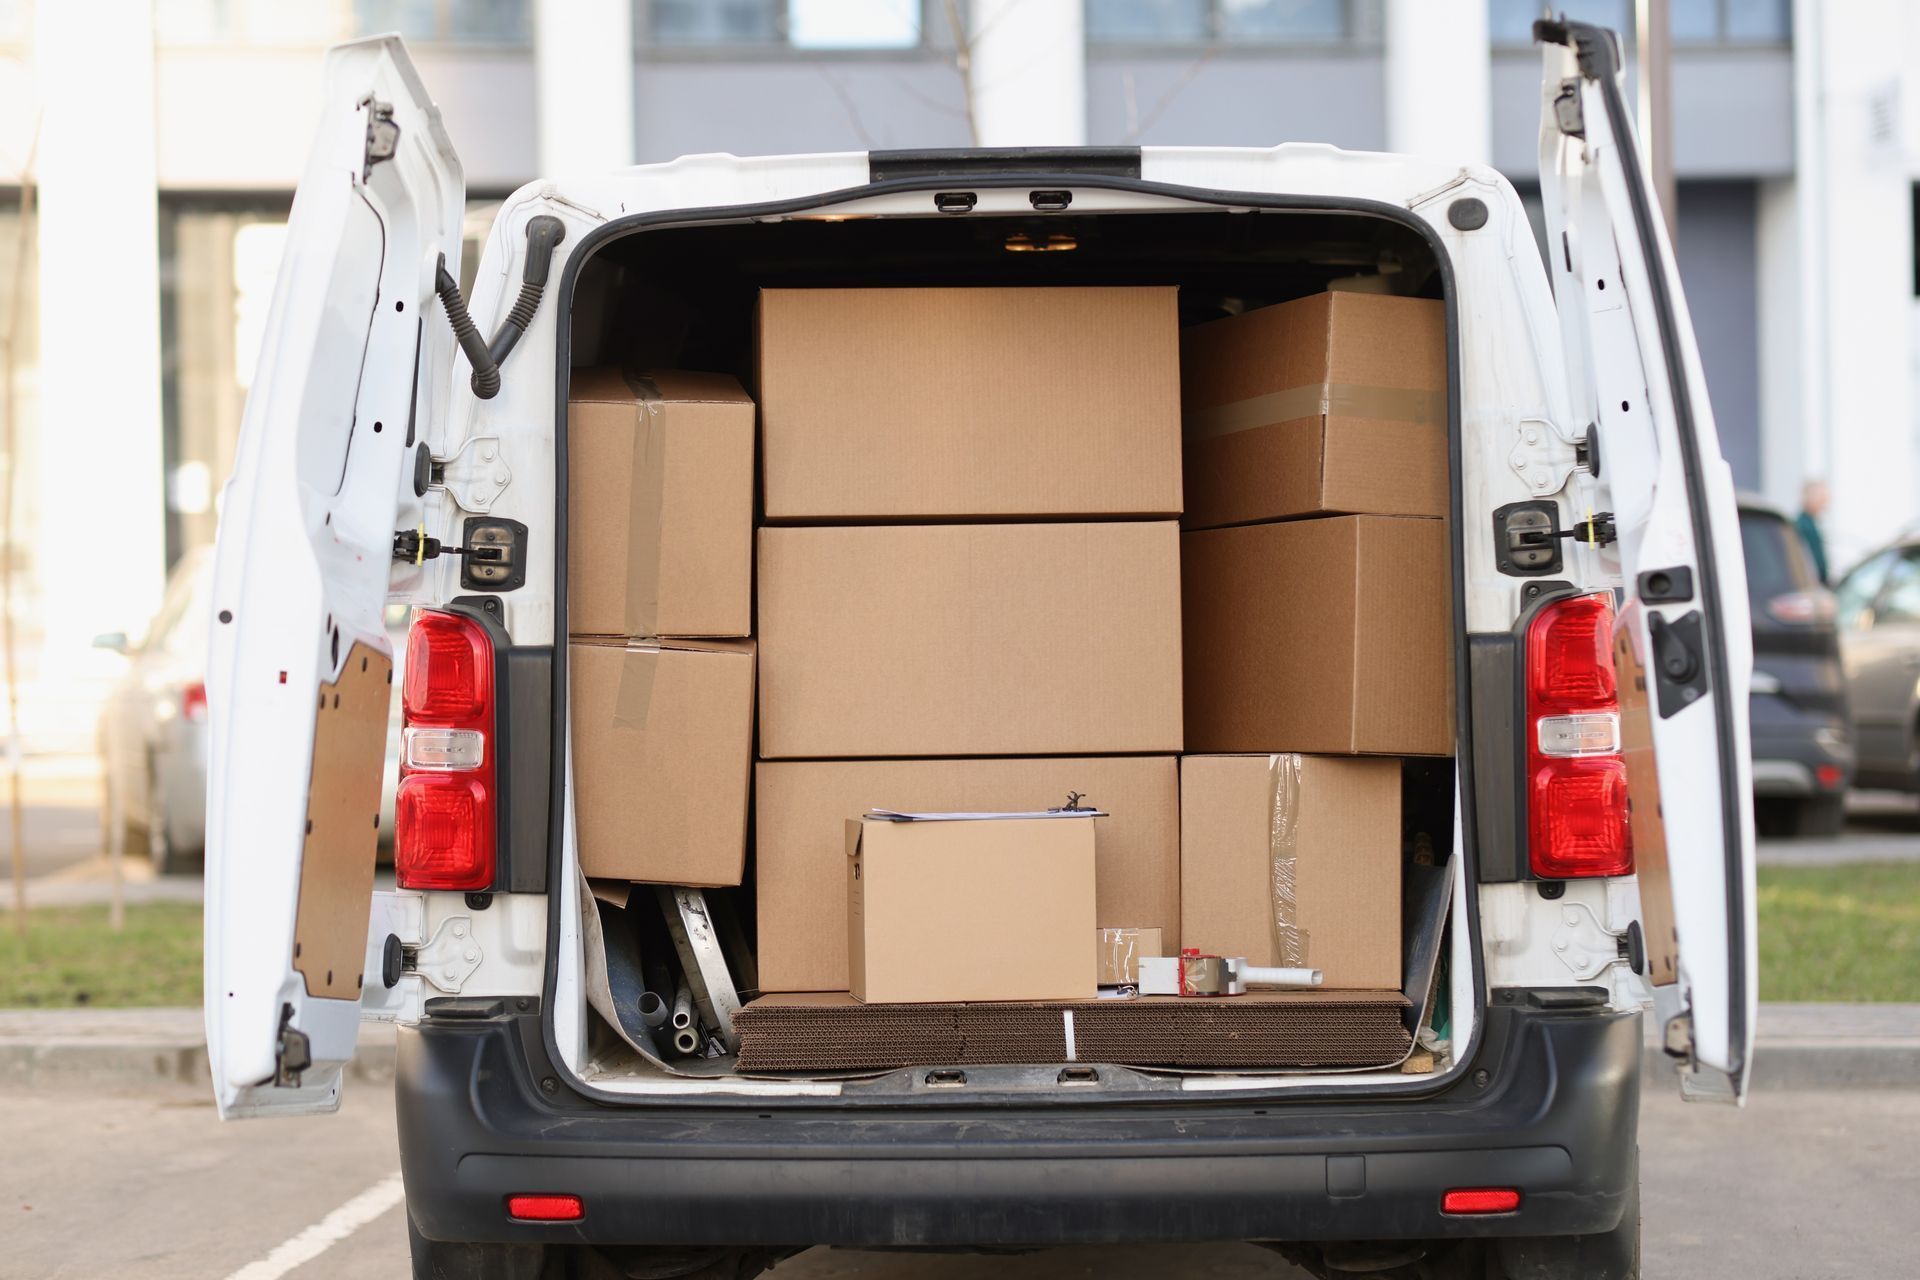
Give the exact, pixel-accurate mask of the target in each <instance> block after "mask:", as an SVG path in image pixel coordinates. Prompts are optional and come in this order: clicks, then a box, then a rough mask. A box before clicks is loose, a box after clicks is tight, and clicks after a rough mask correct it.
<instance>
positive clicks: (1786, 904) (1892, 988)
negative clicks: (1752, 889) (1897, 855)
mask: <svg viewBox="0 0 1920 1280" xmlns="http://www.w3.org/2000/svg"><path fill="white" fill-rule="evenodd" d="M1759 909H1760V998H1761V999H1762V1000H1841V1001H1871V1000H1906V1001H1920V863H1915V862H1854V863H1846V864H1843V865H1840V866H1833V867H1761V868H1760V902H1759Z"/></svg>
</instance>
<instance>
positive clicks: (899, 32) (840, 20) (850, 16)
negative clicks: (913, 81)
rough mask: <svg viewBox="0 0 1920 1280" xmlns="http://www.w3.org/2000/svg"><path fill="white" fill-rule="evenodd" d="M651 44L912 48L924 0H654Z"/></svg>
mask: <svg viewBox="0 0 1920 1280" xmlns="http://www.w3.org/2000/svg"><path fill="white" fill-rule="evenodd" d="M641 16H642V17H643V19H644V25H642V26H641V27H640V30H643V31H645V32H648V33H649V35H650V38H651V41H652V43H654V44H656V45H664V46H671V47H679V48H699V47H707V46H726V45H765V46H774V47H777V46H781V45H785V46H788V47H791V48H794V49H815V50H818V49H911V48H915V47H917V46H918V45H919V43H920V32H921V24H922V22H923V20H924V16H925V0H650V3H646V4H645V6H644V9H643V12H642V15H641Z"/></svg>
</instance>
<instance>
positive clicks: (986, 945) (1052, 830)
mask: <svg viewBox="0 0 1920 1280" xmlns="http://www.w3.org/2000/svg"><path fill="white" fill-rule="evenodd" d="M1093 823H1094V820H1093V819H1092V818H1068V817H995V818H974V819H967V820H960V821H914V822H894V821H887V820H884V819H883V820H874V819H867V820H864V821H862V820H860V819H849V820H848V821H847V823H846V827H845V830H846V849H847V865H846V872H845V875H846V881H845V883H846V886H847V976H848V978H849V979H850V981H849V983H848V990H850V991H851V992H852V993H853V995H854V996H855V998H857V999H860V1000H864V1001H868V1002H870V1003H873V1004H915V1003H921V1002H926V1001H944V1000H1079V999H1089V998H1091V997H1093V996H1094V995H1096V994H1097V992H1096V990H1095V987H1096V984H1095V982H1094V965H1095V957H1094V954H1093V951H1092V950H1091V949H1090V948H1089V947H1088V946H1087V935H1088V933H1089V932H1090V931H1091V930H1092V929H1093V910H1094V908H1093V900H1094V889H1093V858H1094V853H1093V849H1094V832H1093Z"/></svg>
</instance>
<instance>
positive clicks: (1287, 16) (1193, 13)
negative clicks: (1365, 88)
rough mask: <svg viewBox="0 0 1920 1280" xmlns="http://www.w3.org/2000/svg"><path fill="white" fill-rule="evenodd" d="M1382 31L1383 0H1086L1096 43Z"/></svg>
mask: <svg viewBox="0 0 1920 1280" xmlns="http://www.w3.org/2000/svg"><path fill="white" fill-rule="evenodd" d="M1379 33H1380V4H1379V0H1087V40H1088V41H1089V42H1090V43H1093V44H1304V45H1327V44H1346V43H1355V42H1363V41H1370V40H1377V39H1378V38H1379Z"/></svg>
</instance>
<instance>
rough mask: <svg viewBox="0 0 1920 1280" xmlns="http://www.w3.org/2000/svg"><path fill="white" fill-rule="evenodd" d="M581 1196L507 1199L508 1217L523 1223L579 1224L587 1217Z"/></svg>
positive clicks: (525, 1196) (533, 1196)
mask: <svg viewBox="0 0 1920 1280" xmlns="http://www.w3.org/2000/svg"><path fill="white" fill-rule="evenodd" d="M586 1212H587V1210H586V1206H585V1205H583V1204H581V1203H580V1197H579V1196H569V1195H522V1196H508V1197H507V1216H508V1217H510V1218H519V1219H520V1220H521V1221H523V1222H578V1221H579V1220H580V1219H581V1218H583V1217H585V1216H586Z"/></svg>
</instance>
